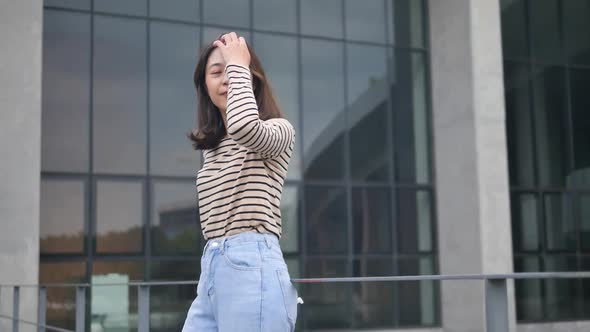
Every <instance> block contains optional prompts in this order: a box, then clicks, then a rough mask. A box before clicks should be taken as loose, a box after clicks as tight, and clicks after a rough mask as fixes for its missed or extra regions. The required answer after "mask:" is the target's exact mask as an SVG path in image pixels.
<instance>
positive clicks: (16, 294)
mask: <svg viewBox="0 0 590 332" xmlns="http://www.w3.org/2000/svg"><path fill="white" fill-rule="evenodd" d="M19 309H20V287H19V286H14V290H13V293H12V332H18V320H19V318H20V317H19V315H20V313H19Z"/></svg>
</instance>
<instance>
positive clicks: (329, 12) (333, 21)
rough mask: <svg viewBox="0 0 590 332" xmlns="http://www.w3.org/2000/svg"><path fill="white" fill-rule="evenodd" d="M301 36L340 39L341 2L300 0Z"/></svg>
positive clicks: (341, 23) (336, 0) (338, 0)
mask: <svg viewBox="0 0 590 332" xmlns="http://www.w3.org/2000/svg"><path fill="white" fill-rule="evenodd" d="M300 6H301V18H300V19H301V22H300V23H299V24H300V26H301V33H302V34H303V35H312V36H323V37H333V38H342V37H343V36H342V29H343V27H342V25H343V22H342V1H341V0H300Z"/></svg>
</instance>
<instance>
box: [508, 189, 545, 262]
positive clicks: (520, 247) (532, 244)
mask: <svg viewBox="0 0 590 332" xmlns="http://www.w3.org/2000/svg"><path fill="white" fill-rule="evenodd" d="M511 205H512V225H513V226H512V229H513V232H514V233H513V235H512V237H513V239H514V250H515V251H517V252H518V251H536V250H539V249H540V243H539V238H540V236H539V224H538V223H539V204H538V201H537V197H536V196H535V195H533V194H513V195H512V200H511Z"/></svg>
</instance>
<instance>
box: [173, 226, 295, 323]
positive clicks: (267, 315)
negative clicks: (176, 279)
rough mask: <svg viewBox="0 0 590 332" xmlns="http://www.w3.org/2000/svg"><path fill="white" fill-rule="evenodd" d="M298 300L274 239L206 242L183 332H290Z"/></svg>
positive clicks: (260, 236)
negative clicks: (195, 288) (195, 292)
mask: <svg viewBox="0 0 590 332" xmlns="http://www.w3.org/2000/svg"><path fill="white" fill-rule="evenodd" d="M297 298H298V293H297V290H296V289H295V287H294V286H293V284H292V283H291V279H290V277H289V271H288V270H287V264H285V260H284V258H283V253H282V252H281V247H280V245H279V240H278V238H277V237H276V236H274V235H272V234H259V233H253V232H246V233H241V234H237V235H232V236H228V237H224V238H218V239H213V240H209V241H207V244H206V245H205V249H204V250H203V257H202V258H201V276H200V278H199V284H198V285H197V297H196V298H195V300H194V301H193V303H192V304H191V307H190V309H189V311H188V314H187V317H186V320H185V322H184V327H183V328H182V332H212V331H217V332H241V331H243V332H256V331H259V332H292V331H294V330H295V321H296V320H297Z"/></svg>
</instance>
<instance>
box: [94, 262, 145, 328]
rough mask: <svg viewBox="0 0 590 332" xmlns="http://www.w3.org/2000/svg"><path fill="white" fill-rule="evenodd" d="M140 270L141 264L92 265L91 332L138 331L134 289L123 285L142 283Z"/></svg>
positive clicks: (103, 263) (110, 263)
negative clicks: (95, 331) (98, 331)
mask: <svg viewBox="0 0 590 332" xmlns="http://www.w3.org/2000/svg"><path fill="white" fill-rule="evenodd" d="M143 269H144V265H143V262H138V261H112V262H107V261H96V262H94V263H93V265H92V277H91V280H90V282H91V284H92V287H91V292H92V293H91V294H92V296H91V298H90V308H91V319H92V321H91V329H92V330H102V331H129V332H131V331H137V327H138V321H137V318H136V317H137V313H138V311H137V308H138V302H137V287H133V286H128V285H126V283H129V282H131V281H141V280H143V279H144V277H143V275H144V271H143ZM112 284H115V285H112Z"/></svg>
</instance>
